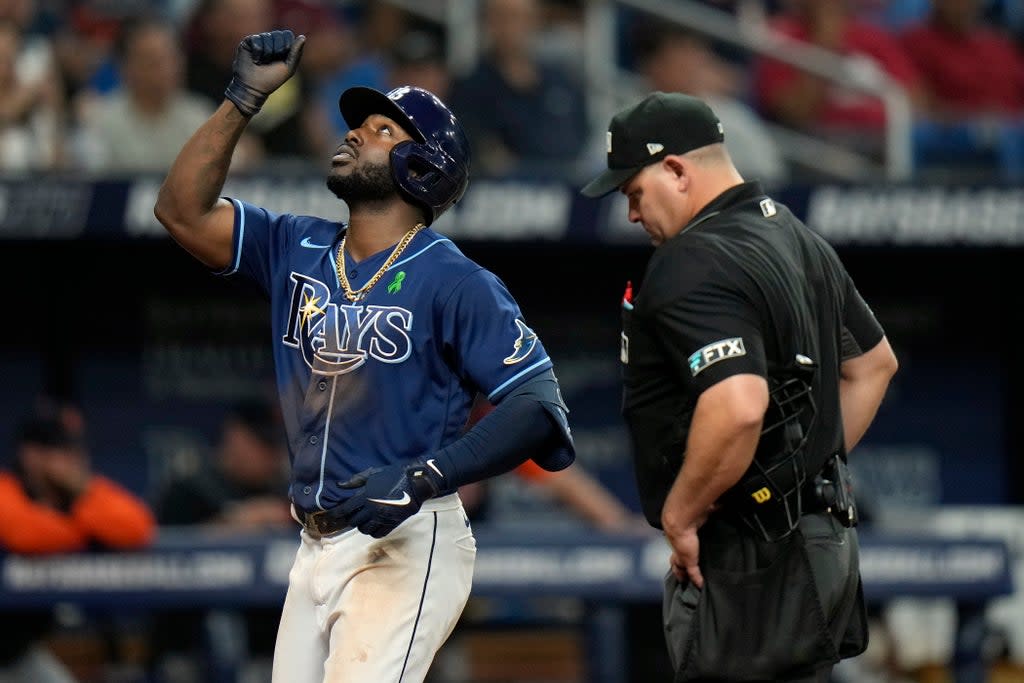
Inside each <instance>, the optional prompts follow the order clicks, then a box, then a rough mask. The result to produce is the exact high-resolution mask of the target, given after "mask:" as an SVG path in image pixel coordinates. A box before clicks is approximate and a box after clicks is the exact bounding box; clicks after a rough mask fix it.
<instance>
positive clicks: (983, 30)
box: [902, 0, 1024, 180]
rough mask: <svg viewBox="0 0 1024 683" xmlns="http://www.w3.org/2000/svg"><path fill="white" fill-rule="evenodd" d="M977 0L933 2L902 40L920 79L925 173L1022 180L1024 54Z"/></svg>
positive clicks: (919, 153)
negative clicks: (985, 18)
mask: <svg viewBox="0 0 1024 683" xmlns="http://www.w3.org/2000/svg"><path fill="white" fill-rule="evenodd" d="M982 10H983V7H982V3H981V2H980V1H979V0H932V8H931V12H930V14H929V16H928V18H927V19H926V20H925V21H923V22H921V23H919V24H917V25H915V26H912V27H911V28H909V29H908V30H907V31H906V32H904V34H903V35H902V42H903V45H904V47H905V48H906V50H907V53H908V54H909V55H910V57H911V58H912V59H913V60H914V62H915V64H916V65H917V68H918V69H919V70H920V73H921V74H922V80H923V82H924V85H925V91H926V104H927V108H926V117H923V118H922V119H921V120H920V121H918V122H917V124H916V126H915V130H914V151H915V159H916V162H917V165H918V169H919V171H936V170H937V171H939V172H942V171H943V170H945V171H946V172H952V173H956V175H957V177H958V178H963V177H964V174H965V173H968V172H971V171H972V169H976V171H975V172H979V171H980V173H981V174H983V175H982V178H983V179H987V178H988V176H991V175H994V174H1001V175H1002V177H1004V178H1005V179H1009V180H1020V179H1021V178H1022V177H1024V123H1022V121H1021V114H1022V113H1024V55H1022V54H1021V52H1020V51H1019V50H1018V48H1017V47H1016V46H1015V45H1014V43H1013V42H1012V40H1011V39H1010V38H1009V37H1008V36H1006V35H1003V34H1001V33H999V32H998V31H997V30H995V29H993V28H990V27H988V26H985V25H984V24H983V23H982V21H981V17H982Z"/></svg>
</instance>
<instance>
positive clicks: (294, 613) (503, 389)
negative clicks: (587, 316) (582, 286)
mask: <svg viewBox="0 0 1024 683" xmlns="http://www.w3.org/2000/svg"><path fill="white" fill-rule="evenodd" d="M304 40H305V38H304V37H303V36H299V37H297V38H296V37H294V36H293V34H292V32H291V31H273V32H270V33H262V34H259V35H253V36H249V37H247V38H245V39H244V40H243V41H242V42H241V44H240V45H239V47H238V49H237V54H236V58H235V63H234V75H233V78H232V80H231V82H230V83H229V85H228V86H227V90H226V92H225V98H226V99H225V102H223V103H222V104H221V105H220V107H219V108H218V109H217V111H216V112H215V113H214V115H213V116H212V117H211V118H210V119H209V120H208V121H207V122H206V123H205V124H204V125H203V126H202V127H200V128H199V130H198V131H196V133H195V134H194V135H193V137H192V138H191V139H190V140H189V141H188V142H187V143H186V144H185V146H184V147H183V148H182V150H181V153H180V155H179V156H178V158H177V159H176V161H175V162H174V164H173V166H172V167H171V169H170V171H169V173H168V175H167V178H166V180H165V181H164V184H163V186H162V188H161V190H160V194H159V197H158V199H157V204H156V207H155V213H156V215H157V217H158V219H159V220H160V222H161V223H163V225H164V226H165V227H166V228H167V230H168V231H169V232H170V234H171V235H172V236H173V237H174V238H175V239H176V240H177V241H178V242H179V243H180V244H181V245H182V246H183V247H184V248H185V249H186V250H188V251H189V252H190V253H192V254H193V255H194V256H195V257H196V258H198V259H199V260H200V261H202V262H203V263H205V264H206V265H207V266H209V267H211V268H213V269H216V270H217V271H219V272H220V273H222V274H224V275H235V274H237V275H242V276H245V277H247V278H249V279H250V280H252V281H254V282H255V283H256V284H257V285H259V286H260V287H261V288H262V289H263V290H264V291H265V292H266V293H267V295H269V298H270V302H271V308H272V329H273V340H272V342H273V353H274V358H275V367H276V375H277V383H278V388H279V391H280V401H281V406H282V411H283V414H284V419H285V426H286V428H287V433H288V440H289V450H290V456H291V461H292V472H291V481H290V489H289V494H290V497H291V500H292V504H293V508H294V513H295V517H296V519H297V520H298V521H299V523H300V524H301V525H302V531H301V544H300V547H299V550H298V552H297V555H296V558H295V564H294V566H293V568H292V571H291V573H290V576H289V587H288V594H287V597H286V599H285V604H284V608H283V612H282V617H281V626H280V629H279V632H278V638H277V644H276V648H275V654H274V673H273V680H274V681H276V682H283V681H287V682H288V683H314V682H319V681H331V682H341V681H344V682H346V683H347V682H350V681H401V682H403V683H413V682H415V681H422V680H423V679H424V677H425V676H426V674H427V670H428V668H429V666H430V663H431V661H432V659H433V657H434V654H435V653H436V651H437V650H438V648H439V647H440V646H441V644H442V643H443V642H444V641H445V639H446V638H447V637H448V635H449V633H450V632H451V630H452V628H453V627H454V625H455V623H456V621H457V620H458V618H459V616H460V614H461V612H462V609H463V606H464V605H465V602H466V599H467V597H468V596H469V592H470V583H471V579H472V573H473V562H474V558H475V554H476V545H475V541H474V538H473V533H472V529H471V528H470V526H469V522H468V520H467V518H466V516H465V513H464V511H463V509H462V504H461V502H460V500H459V498H458V495H457V493H456V489H457V487H458V486H460V485H462V484H465V483H468V482H473V481H479V480H481V479H484V478H487V477H490V476H493V475H495V474H499V473H502V472H506V471H508V470H511V469H512V468H514V467H516V466H518V465H519V464H521V463H522V462H524V461H525V460H526V459H527V458H528V457H532V458H533V459H534V460H535V461H537V462H538V463H539V464H540V465H541V466H542V467H544V468H545V469H548V470H552V471H554V470H559V469H563V468H565V467H567V466H568V465H569V464H571V463H572V461H573V458H574V449H573V444H572V438H571V436H570V433H569V427H568V423H567V420H566V412H567V411H566V407H565V405H564V403H563V401H562V398H561V394H560V393H559V391H558V383H557V381H556V379H555V376H554V374H553V371H552V363H551V360H550V358H549V357H548V354H547V352H546V351H545V350H544V346H543V344H542V343H541V341H540V339H538V337H537V335H536V334H535V333H534V332H533V330H531V329H530V327H529V326H528V325H527V324H526V321H525V320H524V319H523V316H522V313H521V312H520V310H519V307H518V305H517V304H516V302H515V301H514V300H513V298H512V296H511V295H510V294H509V292H508V291H507V290H506V288H505V287H504V285H503V284H502V283H501V281H500V280H498V279H497V278H496V277H495V276H494V275H492V274H491V273H490V272H488V271H486V270H484V269H483V268H481V267H480V266H478V265H477V264H475V263H473V262H472V261H470V260H469V259H467V258H466V257H465V256H463V255H462V253H461V252H460V251H459V250H458V249H457V248H456V247H455V245H453V244H452V242H451V241H449V240H448V239H446V238H444V237H442V236H441V235H440V234H438V233H436V232H434V231H432V230H431V229H430V227H429V226H430V224H431V223H432V222H433V221H434V220H435V219H436V218H437V217H438V216H440V215H441V214H442V213H444V211H446V210H447V209H449V208H450V207H451V206H452V205H453V204H455V202H457V201H458V200H459V199H460V198H461V197H462V195H463V193H464V192H465V189H466V186H467V184H468V175H469V164H470V153H469V146H468V143H467V142H466V138H465V135H464V133H463V130H462V128H461V126H460V124H459V122H458V121H457V120H456V118H455V116H454V115H453V114H452V112H451V111H450V110H449V109H448V108H447V107H446V106H445V105H444V104H443V103H442V102H441V101H440V100H439V99H437V98H436V97H435V96H434V95H433V94H431V93H429V92H427V91H425V90H421V89H418V88H410V87H403V88H398V89H396V90H393V91H391V92H389V93H387V94H384V93H381V92H378V91H376V90H373V89H370V88H362V87H356V88H350V89H348V90H346V91H345V92H343V93H342V94H341V98H340V102H339V106H340V109H341V113H342V116H343V117H344V118H345V120H346V122H347V123H348V125H349V126H350V128H351V130H350V131H349V133H348V134H347V135H346V136H345V139H344V141H343V143H342V144H341V145H340V146H339V147H338V148H337V151H336V152H335V154H334V157H333V159H332V165H331V170H330V173H329V175H328V178H327V186H328V188H330V189H331V190H332V191H333V192H334V194H335V195H337V196H338V198H339V199H341V200H342V201H344V202H345V203H346V204H347V205H348V208H349V215H350V218H349V221H348V223H347V224H342V223H336V222H332V221H328V220H324V219H321V218H315V217H311V216H296V215H279V214H275V213H272V212H270V211H268V210H266V209H263V208H260V207H257V206H253V205H251V204H247V203H245V202H243V201H240V200H238V199H224V198H221V197H220V192H221V189H222V187H223V184H224V180H225V177H226V175H227V171H228V166H229V162H230V160H231V154H232V150H233V149H234V146H235V143H236V142H237V140H238V138H239V136H240V135H241V134H242V131H243V130H244V129H245V126H246V124H247V123H248V121H249V119H250V118H251V117H252V116H253V115H254V114H256V113H257V112H258V111H259V109H260V107H261V105H262V104H263V102H264V101H265V100H266V99H267V97H268V96H269V95H270V93H272V92H273V91H274V90H275V89H277V88H278V87H280V86H281V85H282V84H283V83H284V82H285V81H287V80H288V78H289V77H290V76H291V75H292V74H293V73H294V71H295V69H296V66H297V64H298V62H299V59H300V56H301V53H302V48H303V43H304ZM478 391H479V392H482V393H483V394H485V395H486V396H488V398H489V399H490V400H491V401H492V402H493V403H495V404H496V405H497V407H496V408H495V410H494V411H493V412H492V413H491V414H490V415H488V416H487V417H486V418H484V419H483V420H481V421H480V422H479V423H478V424H477V425H476V426H475V427H473V428H472V429H471V430H469V431H468V432H465V433H463V432H462V430H461V428H462V427H463V425H464V423H465V422H466V418H467V415H468V413H469V409H470V405H471V402H472V399H473V397H474V395H475V393H476V392H478Z"/></svg>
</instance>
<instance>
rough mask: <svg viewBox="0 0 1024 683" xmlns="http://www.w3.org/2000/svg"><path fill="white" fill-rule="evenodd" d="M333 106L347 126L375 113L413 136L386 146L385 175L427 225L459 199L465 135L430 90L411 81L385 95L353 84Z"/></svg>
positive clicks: (464, 178) (465, 175)
mask: <svg viewBox="0 0 1024 683" xmlns="http://www.w3.org/2000/svg"><path fill="white" fill-rule="evenodd" d="M338 107H339V108H340V109H341V115H342V116H343V117H344V118H345V123H347V124H348V126H349V128H358V127H359V126H361V125H363V121H365V120H366V117H367V116H370V115H371V114H381V115H383V116H387V117H388V118H390V119H393V120H394V121H396V122H397V123H398V124H399V125H401V126H402V128H404V129H405V130H406V132H407V133H409V135H410V136H411V137H412V138H413V139H412V140H410V141H406V142H401V143H399V144H397V145H395V146H394V148H393V149H392V150H391V175H392V176H394V179H395V183H396V184H397V185H398V188H399V190H400V191H401V192H402V194H403V195H404V196H405V197H406V198H407V199H408V200H409V201H411V202H412V203H413V204H416V205H417V206H420V207H422V208H423V209H424V211H425V212H426V218H427V225H429V224H431V223H433V222H434V220H435V219H436V218H437V217H438V216H440V215H441V214H442V213H444V212H445V211H447V210H448V209H449V208H451V206H452V205H453V204H455V202H457V201H459V200H460V199H462V195H463V194H464V193H465V192H466V186H467V185H469V161H470V152H469V140H468V139H467V138H466V133H465V132H464V131H463V130H462V126H461V125H460V124H459V121H458V119H456V118H455V115H454V114H453V113H452V112H451V110H450V109H448V107H447V106H445V104H444V102H442V101H441V100H440V99H438V98H437V96H436V95H434V94H433V93H431V92H429V91H427V90H424V89H423V88H416V87H412V86H404V87H401V88H395V89H394V90H392V91H391V92H389V93H387V94H385V93H382V92H380V91H379V90H374V89H373V88H365V87H361V86H359V87H354V88H349V89H347V90H346V91H345V92H343V93H341V98H340V99H339V100H338Z"/></svg>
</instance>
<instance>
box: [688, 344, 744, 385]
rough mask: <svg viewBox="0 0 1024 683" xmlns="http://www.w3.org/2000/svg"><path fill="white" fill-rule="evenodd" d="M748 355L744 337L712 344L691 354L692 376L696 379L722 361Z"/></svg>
mask: <svg viewBox="0 0 1024 683" xmlns="http://www.w3.org/2000/svg"><path fill="white" fill-rule="evenodd" d="M745 355H747V349H746V347H745V346H744V345H743V338H742V337H731V338H729V339H722V340H720V341H716V342H711V343H710V344H708V345H707V346H704V347H702V348H700V349H697V350H696V351H694V352H693V353H692V354H690V358H689V363H690V374H691V375H693V376H694V377H696V376H697V375H699V374H700V373H701V372H703V371H704V370H706V369H707V368H709V367H711V366H712V365H714V364H715V363H717V362H718V361H720V360H725V359H727V358H738V357H739V356H745Z"/></svg>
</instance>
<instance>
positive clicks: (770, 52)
mask: <svg viewBox="0 0 1024 683" xmlns="http://www.w3.org/2000/svg"><path fill="white" fill-rule="evenodd" d="M388 2H391V3H392V4H394V5H397V6H399V7H402V8H403V9H406V10H407V11H410V12H413V13H414V14H416V15H418V16H421V17H423V18H426V19H429V20H431V21H436V22H438V23H442V24H444V25H446V26H447V27H448V31H447V36H448V64H449V67H450V68H451V69H452V70H453V72H455V73H462V72H465V71H466V70H468V69H469V68H470V67H471V66H472V65H473V64H474V63H475V61H476V59H477V56H478V54H479V49H480V36H479V30H478V16H479V14H478V13H479V5H480V0H430V1H419V0H388ZM620 6H621V7H627V8H630V9H634V10H638V11H642V12H646V13H648V14H652V15H655V16H658V17H661V18H662V19H664V20H665V21H668V22H673V23H677V24H680V25H682V26H685V27H688V28H690V29H693V30H695V31H697V32H699V33H701V34H704V35H706V36H708V37H711V38H714V39H715V40H717V41H720V42H722V43H725V44H728V45H732V46H735V47H739V48H741V49H744V50H746V51H749V52H751V53H755V54H758V55H763V56H766V57H770V58H772V59H776V60H779V61H781V62H784V63H786V64H790V65H792V66H794V67H796V68H797V69H800V70H802V71H804V72H807V73H811V74H814V75H816V76H820V77H821V78H824V79H826V80H828V81H830V82H833V83H838V84H841V85H843V86H844V87H847V88H852V89H856V90H859V91H861V92H864V93H868V94H871V95H874V96H877V97H879V98H880V99H881V100H882V102H883V104H884V107H885V112H886V128H885V151H884V167H881V168H880V167H879V165H878V163H877V162H876V161H874V160H873V159H871V158H870V157H868V156H866V155H864V154H862V153H860V152H858V151H857V150H853V149H850V148H849V147H848V146H844V145H841V144H838V143H835V142H831V141H829V140H826V139H823V138H820V137H814V136H811V135H807V134H805V133H799V132H797V131H794V130H792V129H788V128H784V127H781V126H772V127H771V128H770V129H771V132H772V135H773V136H774V137H775V138H776V140H777V141H779V142H780V143H781V144H780V148H781V152H782V154H783V156H785V157H786V158H787V159H789V160H790V161H797V162H799V163H801V164H803V165H805V166H807V167H810V168H815V169H816V170H818V171H821V172H823V173H824V174H825V175H826V176H829V177H834V178H839V179H846V180H865V179H868V178H873V177H877V176H878V174H879V173H884V176H885V177H886V178H888V179H890V180H901V179H906V178H909V177H910V175H911V172H912V156H911V125H912V112H911V108H910V102H909V99H908V97H907V93H906V91H905V90H904V88H903V87H902V86H901V85H900V84H899V83H898V82H896V81H895V80H894V79H892V78H891V77H889V76H888V75H887V74H886V73H884V72H883V71H881V70H880V69H878V68H875V67H874V65H873V64H870V63H866V62H865V61H864V60H863V59H860V58H857V57H845V56H842V55H840V54H837V53H835V52H832V51H830V50H826V49H824V48H821V47H818V46H815V45H810V44H808V43H804V42H800V41H797V40H793V39H791V38H788V37H786V36H783V35H779V34H777V33H775V32H773V31H771V30H770V29H769V28H768V27H767V26H766V24H765V22H764V21H763V18H761V17H757V16H754V17H753V18H751V17H750V16H746V17H744V18H742V19H741V18H737V17H736V16H733V15H732V14H730V13H728V12H725V11H722V10H717V9H714V8H711V7H707V6H706V5H703V4H701V3H699V2H695V1H694V0H671V2H666V0H588V1H587V2H586V3H585V16H584V26H583V32H584V52H585V55H584V78H585V80H586V90H587V93H588V97H589V98H590V109H591V119H592V121H593V123H594V125H595V126H597V127H598V129H603V128H604V126H606V125H607V122H608V120H609V119H610V118H611V116H612V115H613V114H614V113H615V111H617V110H618V109H620V108H622V107H623V106H625V105H626V104H627V103H628V102H625V101H623V97H624V96H632V95H634V94H635V92H636V90H635V88H631V87H629V85H628V84H629V83H630V82H631V81H635V78H633V79H631V78H630V75H629V74H627V73H624V72H623V71H622V70H621V69H620V68H619V67H618V65H617V64H616V59H615V54H616V50H615V46H616V44H617V39H616V29H617V22H618V16H617V13H616V11H615V10H616V9H617V8H618V7H620ZM759 6H760V3H759V2H757V1H756V0H755V1H753V2H751V3H750V7H752V8H756V7H759ZM756 14H757V12H748V13H747V15H756Z"/></svg>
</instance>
